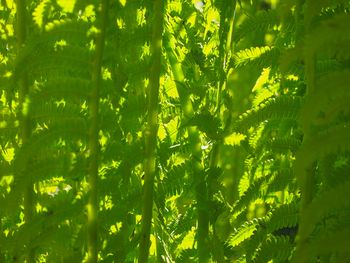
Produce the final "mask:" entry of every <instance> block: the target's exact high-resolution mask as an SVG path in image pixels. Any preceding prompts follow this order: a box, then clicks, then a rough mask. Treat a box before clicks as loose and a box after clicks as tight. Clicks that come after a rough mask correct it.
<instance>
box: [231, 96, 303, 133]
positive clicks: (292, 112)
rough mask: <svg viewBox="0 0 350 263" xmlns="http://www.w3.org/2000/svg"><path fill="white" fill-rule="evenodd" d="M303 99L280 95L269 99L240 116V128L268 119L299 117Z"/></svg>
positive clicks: (238, 123)
mask: <svg viewBox="0 0 350 263" xmlns="http://www.w3.org/2000/svg"><path fill="white" fill-rule="evenodd" d="M301 103H302V99H301V98H300V97H297V96H295V97H293V96H280V97H276V98H272V99H269V100H268V101H267V102H266V103H264V104H261V105H260V106H259V107H257V108H255V109H253V110H249V111H247V112H245V113H244V114H242V115H241V116H240V117H239V121H238V122H237V124H236V125H237V126H238V128H239V129H248V128H250V127H252V126H256V125H259V124H260V123H261V122H264V121H267V120H275V119H276V120H283V119H297V116H298V113H299V110H300V106H301Z"/></svg>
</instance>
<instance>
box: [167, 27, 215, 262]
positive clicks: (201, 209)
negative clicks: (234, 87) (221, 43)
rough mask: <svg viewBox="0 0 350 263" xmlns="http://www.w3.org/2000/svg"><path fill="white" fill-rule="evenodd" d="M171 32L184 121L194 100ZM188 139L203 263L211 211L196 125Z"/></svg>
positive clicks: (171, 55) (206, 258) (171, 53)
mask: <svg viewBox="0 0 350 263" xmlns="http://www.w3.org/2000/svg"><path fill="white" fill-rule="evenodd" d="M172 37H173V36H170V34H168V35H166V38H167V41H166V43H165V45H166V51H167V57H168V59H169V62H170V65H171V68H172V72H173V75H174V79H175V82H176V88H177V91H178V93H179V96H180V98H181V99H180V103H181V107H182V109H183V112H184V121H185V122H186V120H188V119H190V118H191V117H192V116H193V115H194V110H193V107H192V102H191V99H190V96H189V93H188V92H187V90H186V83H185V76H184V73H183V70H182V65H181V64H180V63H179V62H178V61H177V59H176V57H175V55H174V51H173V49H174V48H175V47H172V46H171V44H170V43H171V42H172V41H170V38H172ZM187 131H188V137H189V138H188V141H189V142H190V143H191V153H192V161H193V176H194V179H195V182H196V187H195V193H196V202H197V224H198V226H197V237H196V240H197V251H198V260H199V262H201V263H206V262H208V261H209V257H210V249H209V245H208V233H209V214H208V213H209V211H208V207H207V200H208V195H207V185H206V181H205V177H204V171H203V167H202V163H201V159H202V151H201V141H200V136H199V132H198V130H197V129H196V128H195V127H190V128H188V130H187Z"/></svg>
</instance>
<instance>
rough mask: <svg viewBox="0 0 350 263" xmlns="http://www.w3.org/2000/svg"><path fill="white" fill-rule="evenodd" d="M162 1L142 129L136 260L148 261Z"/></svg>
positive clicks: (155, 13)
mask: <svg viewBox="0 0 350 263" xmlns="http://www.w3.org/2000/svg"><path fill="white" fill-rule="evenodd" d="M163 11H164V1H163V0H155V1H154V10H153V33H152V43H151V52H152V67H151V72H150V77H149V86H148V119H147V121H148V123H147V127H146V131H145V140H146V142H145V150H146V152H145V155H146V156H145V164H144V172H145V177H144V179H145V180H144V185H143V209H142V229H141V240H140V246H139V263H145V262H147V261H148V254H149V246H150V231H151V225H152V207H153V191H154V189H153V187H154V176H155V172H156V171H155V170H156V169H155V167H156V144H157V131H158V100H159V98H158V94H159V77H160V70H161V55H162V33H163Z"/></svg>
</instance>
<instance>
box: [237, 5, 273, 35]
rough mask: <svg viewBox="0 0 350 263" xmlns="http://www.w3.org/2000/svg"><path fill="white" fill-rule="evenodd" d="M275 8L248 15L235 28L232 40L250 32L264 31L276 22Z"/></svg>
mask: <svg viewBox="0 0 350 263" xmlns="http://www.w3.org/2000/svg"><path fill="white" fill-rule="evenodd" d="M278 22H279V21H278V17H277V12H276V10H272V9H270V10H268V11H260V12H258V13H257V14H256V15H254V16H249V17H247V19H245V20H244V21H243V22H242V23H241V24H240V25H239V27H238V28H237V30H236V32H235V36H234V40H235V41H236V42H238V41H239V40H240V39H241V38H243V37H245V36H247V35H249V33H252V32H259V33H260V32H266V31H267V30H268V29H270V28H273V26H275V25H277V24H278Z"/></svg>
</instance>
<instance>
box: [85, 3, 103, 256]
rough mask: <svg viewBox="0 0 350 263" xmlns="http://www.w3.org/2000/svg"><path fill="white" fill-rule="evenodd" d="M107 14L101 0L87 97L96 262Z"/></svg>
mask: <svg viewBox="0 0 350 263" xmlns="http://www.w3.org/2000/svg"><path fill="white" fill-rule="evenodd" d="M107 16H108V0H102V1H101V24H100V32H99V33H98V35H97V37H96V50H95V60H94V66H93V71H92V88H91V93H90V97H89V124H90V126H89V145H88V147H89V153H90V154H89V171H88V183H89V187H90V189H89V192H88V197H89V200H88V205H87V208H88V219H87V220H88V222H87V232H88V240H87V243H88V262H89V263H93V262H97V258H98V226H97V214H98V197H97V181H98V157H99V140H98V133H99V128H98V109H99V92H100V89H101V87H102V79H101V68H102V57H103V49H104V42H105V32H106V26H107Z"/></svg>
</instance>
